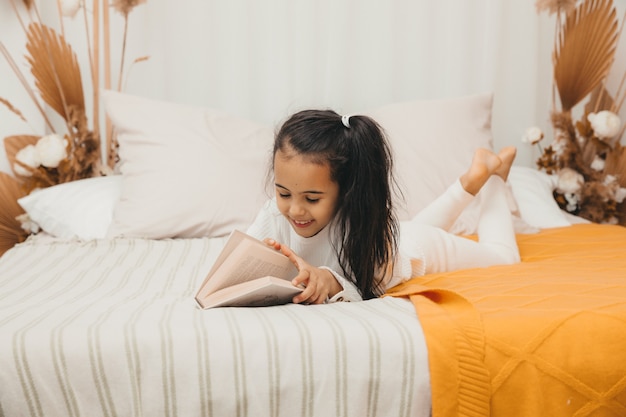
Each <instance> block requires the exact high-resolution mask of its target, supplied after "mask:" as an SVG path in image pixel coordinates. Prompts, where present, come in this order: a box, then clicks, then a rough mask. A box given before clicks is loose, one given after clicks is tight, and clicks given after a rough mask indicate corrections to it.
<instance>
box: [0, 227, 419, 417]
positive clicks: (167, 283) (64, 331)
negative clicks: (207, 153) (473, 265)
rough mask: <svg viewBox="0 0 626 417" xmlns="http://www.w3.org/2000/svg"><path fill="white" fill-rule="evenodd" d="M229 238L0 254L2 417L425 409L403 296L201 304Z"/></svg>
mask: <svg viewBox="0 0 626 417" xmlns="http://www.w3.org/2000/svg"><path fill="white" fill-rule="evenodd" d="M222 244H223V239H219V238H212V239H209V238H206V239H165V240H143V239H122V238H118V239H112V240H94V241H90V242H79V241H61V240H54V239H48V240H46V239H43V238H36V237H35V238H31V239H30V240H28V241H27V242H25V243H22V244H20V245H17V246H16V247H14V248H13V249H11V250H10V251H9V252H7V253H6V254H5V255H4V256H3V257H2V258H0V416H7V417H8V416H10V417H14V416H37V417H39V416H41V417H43V416H46V417H48V416H64V417H65V416H89V417H98V416H124V417H129V416H175V415H180V416H186V417H187V416H285V415H297V416H372V417H373V416H407V417H408V416H418V417H420V416H428V415H429V414H430V408H431V403H430V398H431V393H430V375H429V369H428V355H427V350H426V344H425V339H424V334H423V332H422V329H421V325H420V322H419V320H418V319H417V316H416V313H415V309H414V307H413V304H412V303H411V302H410V301H409V300H408V299H405V298H391V297H389V298H383V299H375V300H370V301H365V302H361V303H336V304H329V305H316V306H303V305H294V304H289V305H284V306H274V307H260V308H216V309H211V310H201V309H199V308H198V307H197V306H196V304H195V302H194V298H193V295H194V294H195V291H196V290H197V288H198V286H199V285H200V283H201V282H202V280H203V279H204V277H205V275H206V273H207V272H208V270H209V269H210V267H211V264H212V262H213V260H214V259H215V257H216V256H217V254H218V253H219V250H220V249H221V247H222Z"/></svg>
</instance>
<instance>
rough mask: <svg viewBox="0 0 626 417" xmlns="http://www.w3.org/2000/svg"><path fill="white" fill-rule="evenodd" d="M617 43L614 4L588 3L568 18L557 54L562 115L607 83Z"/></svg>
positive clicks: (606, 1) (604, 1) (590, 0)
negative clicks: (604, 81)
mask: <svg viewBox="0 0 626 417" xmlns="http://www.w3.org/2000/svg"><path fill="white" fill-rule="evenodd" d="M617 40H618V22H617V17H616V12H615V8H614V7H613V3H612V1H611V0H585V1H583V2H582V3H581V4H580V5H579V6H578V7H577V8H576V9H575V10H574V11H573V12H571V13H569V14H568V15H567V18H566V20H565V24H564V25H563V29H562V31H561V32H560V33H559V38H558V42H557V45H556V50H555V51H554V80H555V83H556V86H557V90H558V93H559V96H560V98H561V106H562V108H563V111H570V110H571V109H572V107H574V106H575V105H576V104H578V103H579V102H580V101H581V100H582V99H583V98H585V97H586V96H587V95H588V94H589V93H591V92H592V91H593V89H594V88H596V87H597V86H598V84H600V83H601V82H602V81H603V80H604V79H605V77H606V76H607V74H608V72H609V71H610V69H611V65H612V64H613V60H614V58H615V50H616V47H617Z"/></svg>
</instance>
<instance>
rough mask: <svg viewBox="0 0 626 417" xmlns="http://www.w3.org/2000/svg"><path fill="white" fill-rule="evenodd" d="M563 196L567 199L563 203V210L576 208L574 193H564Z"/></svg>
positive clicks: (576, 199)
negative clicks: (565, 202) (564, 203)
mask: <svg viewBox="0 0 626 417" xmlns="http://www.w3.org/2000/svg"><path fill="white" fill-rule="evenodd" d="M563 196H564V197H565V200H566V201H567V204H566V205H565V210H567V211H569V212H570V213H571V212H573V211H574V210H576V209H577V208H578V195H576V194H574V193H565V194H563Z"/></svg>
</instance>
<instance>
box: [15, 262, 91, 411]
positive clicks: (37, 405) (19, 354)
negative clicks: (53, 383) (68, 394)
mask: <svg viewBox="0 0 626 417" xmlns="http://www.w3.org/2000/svg"><path fill="white" fill-rule="evenodd" d="M66 255H67V254H65V256H66ZM72 255H75V253H73V254H72ZM83 259H84V258H82V257H80V256H76V257H75V259H74V260H73V262H72V263H70V265H68V267H67V268H66V269H63V270H60V271H59V272H57V273H56V274H54V277H53V279H52V281H53V282H54V281H58V280H59V279H60V277H61V276H63V275H65V273H66V271H71V270H72V269H73V268H76V267H77V266H78V265H79V264H80V262H81V261H82V260H83ZM55 264H56V265H59V264H58V263H55ZM80 278H81V276H80V275H79V276H77V277H76V278H74V280H72V281H71V282H70V283H68V285H66V286H65V287H64V288H62V289H61V290H59V291H57V292H55V293H53V294H50V295H49V296H48V297H46V298H44V299H43V300H42V301H41V302H43V303H45V302H46V301H49V300H51V299H54V298H56V297H59V296H60V295H61V294H64V293H67V292H69V291H70V290H71V289H72V288H73V287H74V286H75V285H76V284H77V283H78V282H80ZM43 290H44V289H43V288H42V289H41V290H40V292H42V293H45V292H43ZM27 307H28V305H26V306H25V307H24V308H27ZM18 314H19V312H18V313H16V314H14V315H13V316H15V315H18ZM47 317H48V312H42V313H41V314H40V315H39V316H38V317H37V318H35V319H33V320H31V321H30V322H29V323H28V324H26V325H24V326H23V327H22V328H21V329H20V330H18V331H16V332H15V334H14V335H13V356H14V360H15V366H16V369H17V373H18V378H19V379H20V384H21V387H22V390H23V392H24V396H25V397H26V399H27V403H28V407H29V410H30V412H31V415H35V416H42V415H43V410H42V406H41V401H40V399H39V394H38V393H37V388H36V384H35V380H34V378H33V375H32V373H31V371H30V366H29V364H28V360H27V355H26V343H25V339H26V334H27V333H28V332H29V331H30V330H32V329H34V328H35V327H36V326H37V325H38V324H39V323H41V322H43V321H44V320H45V319H46V318H47Z"/></svg>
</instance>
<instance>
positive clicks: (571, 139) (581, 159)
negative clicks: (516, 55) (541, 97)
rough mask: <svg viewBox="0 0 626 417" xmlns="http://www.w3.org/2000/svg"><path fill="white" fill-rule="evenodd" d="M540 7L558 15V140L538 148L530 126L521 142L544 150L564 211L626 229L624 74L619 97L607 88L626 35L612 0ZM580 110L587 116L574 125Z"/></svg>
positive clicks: (567, 0)
mask: <svg viewBox="0 0 626 417" xmlns="http://www.w3.org/2000/svg"><path fill="white" fill-rule="evenodd" d="M536 6H537V11H538V12H542V11H544V10H547V11H548V12H549V13H554V14H556V34H557V35H556V36H555V44H554V51H553V66H554V80H553V81H554V89H553V96H552V112H551V122H552V127H553V131H554V137H553V141H552V143H551V144H550V145H549V146H547V147H545V148H541V145H540V142H541V141H542V140H543V138H544V135H543V132H541V130H540V129H539V128H530V129H528V130H527V131H526V133H525V135H524V136H523V138H522V140H523V141H525V142H528V143H530V144H532V145H537V146H538V147H539V150H540V152H541V155H540V157H539V159H538V160H537V166H538V168H539V169H540V170H543V171H545V172H546V173H548V174H552V175H555V176H556V178H557V181H556V188H555V189H554V191H553V195H554V198H555V200H556V201H557V203H558V204H559V206H560V207H561V208H562V209H564V210H566V211H568V212H569V213H572V214H575V215H577V216H580V217H583V218H585V219H587V220H590V221H592V222H596V223H609V224H621V225H626V148H625V147H624V146H622V144H621V143H620V141H621V138H622V137H623V136H624V126H621V122H620V119H619V116H618V114H619V111H620V107H621V105H622V104H623V103H624V99H625V98H626V91H625V89H624V83H625V81H626V71H625V72H624V74H623V76H622V78H621V82H620V84H619V87H618V88H617V91H616V92H615V94H614V95H611V94H610V93H609V91H607V88H606V85H607V77H608V75H609V73H610V71H611V68H612V66H613V63H614V60H615V53H616V50H617V43H618V40H619V38H620V36H621V32H622V28H620V27H618V26H619V25H618V19H617V17H616V10H615V7H614V5H613V2H612V0H582V1H577V0H537V3H536ZM623 22H624V19H622V24H623ZM555 92H556V93H558V96H559V101H560V107H559V106H557V105H556V99H555ZM585 99H587V101H586V102H585V103H583V100H585ZM579 104H581V105H582V104H584V107H583V108H582V109H581V108H580V106H579V107H577V109H578V110H579V112H580V113H582V114H581V115H580V117H579V118H578V120H574V119H575V117H574V116H573V113H575V110H576V109H575V107H576V106H577V105H579Z"/></svg>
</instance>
